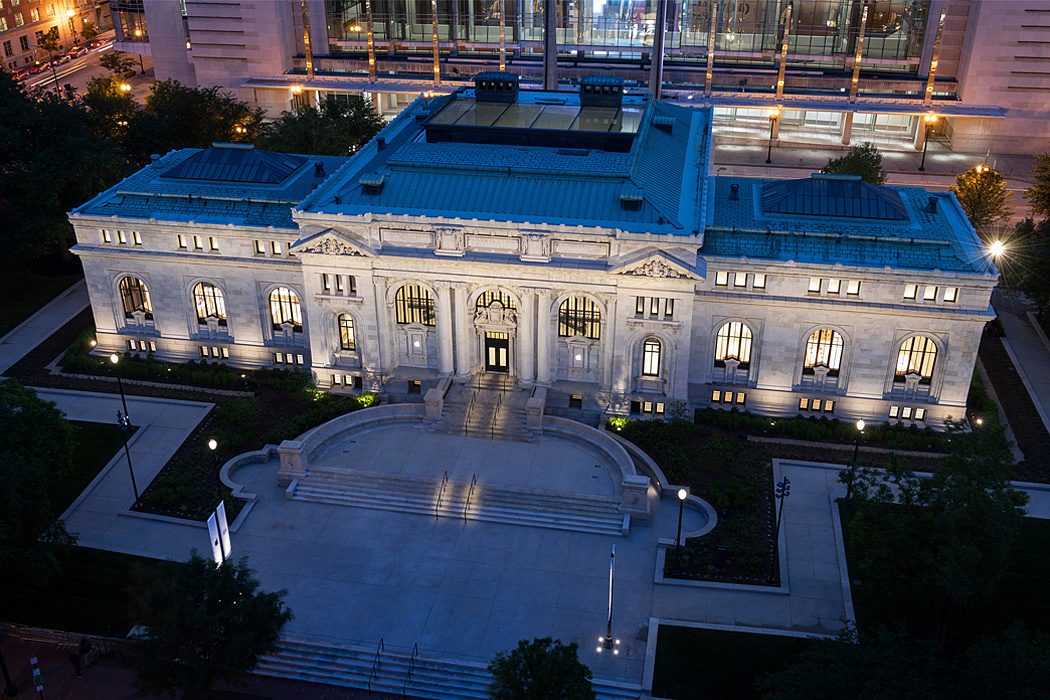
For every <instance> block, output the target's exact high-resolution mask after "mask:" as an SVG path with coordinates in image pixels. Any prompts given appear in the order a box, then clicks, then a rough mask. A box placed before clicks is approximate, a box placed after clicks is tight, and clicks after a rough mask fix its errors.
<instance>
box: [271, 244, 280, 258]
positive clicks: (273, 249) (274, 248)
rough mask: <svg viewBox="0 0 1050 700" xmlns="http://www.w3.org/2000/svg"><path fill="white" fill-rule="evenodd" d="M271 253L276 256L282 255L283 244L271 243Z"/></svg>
mask: <svg viewBox="0 0 1050 700" xmlns="http://www.w3.org/2000/svg"><path fill="white" fill-rule="evenodd" d="M270 252H271V253H273V254H274V255H280V254H281V242H280V241H270Z"/></svg>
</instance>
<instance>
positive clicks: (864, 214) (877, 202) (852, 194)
mask: <svg viewBox="0 0 1050 700" xmlns="http://www.w3.org/2000/svg"><path fill="white" fill-rule="evenodd" d="M762 211H764V212H765V213H767V214H774V213H775V214H797V215H799V216H836V217H842V216H845V217H849V218H852V219H881V220H884V221H907V220H908V213H907V212H906V211H905V209H904V204H903V203H902V202H901V198H900V195H899V194H897V193H896V192H895V191H894V190H892V189H891V188H889V187H881V186H879V185H872V184H870V183H868V182H864V181H862V180H861V179H860V176H859V175H827V174H824V173H813V175H812V177H810V178H809V179H805V180H782V181H779V182H767V183H766V184H765V185H763V186H762Z"/></svg>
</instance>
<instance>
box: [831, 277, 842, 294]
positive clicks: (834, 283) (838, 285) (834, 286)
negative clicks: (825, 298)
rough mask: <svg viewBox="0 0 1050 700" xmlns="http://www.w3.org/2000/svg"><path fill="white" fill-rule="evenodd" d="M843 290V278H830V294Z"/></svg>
mask: <svg viewBox="0 0 1050 700" xmlns="http://www.w3.org/2000/svg"><path fill="white" fill-rule="evenodd" d="M840 291H842V280H828V294H838V293H839V292H840Z"/></svg>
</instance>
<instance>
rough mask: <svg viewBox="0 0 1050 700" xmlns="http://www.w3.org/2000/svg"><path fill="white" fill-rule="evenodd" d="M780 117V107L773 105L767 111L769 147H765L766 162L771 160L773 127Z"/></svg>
mask: <svg viewBox="0 0 1050 700" xmlns="http://www.w3.org/2000/svg"><path fill="white" fill-rule="evenodd" d="M779 118H780V108H779V107H774V108H773V109H772V111H770V113H769V148H767V149H766V163H772V162H773V127H774V126H776V123H777V119H779Z"/></svg>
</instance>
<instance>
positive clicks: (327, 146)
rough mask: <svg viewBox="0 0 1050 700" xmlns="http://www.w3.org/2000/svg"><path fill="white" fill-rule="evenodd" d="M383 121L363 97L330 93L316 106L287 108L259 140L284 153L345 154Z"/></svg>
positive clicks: (375, 131)
mask: <svg viewBox="0 0 1050 700" xmlns="http://www.w3.org/2000/svg"><path fill="white" fill-rule="evenodd" d="M384 123H385V122H384V121H383V118H382V117H380V116H379V113H378V112H376V110H375V107H373V106H372V103H371V102H368V101H367V100H365V99H364V98H363V97H351V98H350V99H349V100H348V101H343V100H335V99H333V98H331V97H329V98H328V99H326V100H325V101H324V102H322V103H321V104H320V105H319V106H318V107H317V108H316V109H314V108H313V107H309V106H302V107H299V108H297V109H296V110H295V111H294V112H284V113H283V114H282V115H281V117H280V119H277V120H276V121H274V122H271V123H270V124H269V125H267V127H266V128H265V129H264V130H263V131H262V133H261V134H260V135H259V139H258V141H257V144H258V145H259V146H260V147H262V148H268V149H270V150H273V151H281V152H282V153H303V154H307V155H318V156H346V155H350V154H351V153H354V152H355V151H357V149H358V148H360V147H361V146H363V145H364V144H366V143H368V141H369V140H371V139H372V137H373V136H375V135H376V134H378V133H379V130H380V129H382V128H383V125H384Z"/></svg>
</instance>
